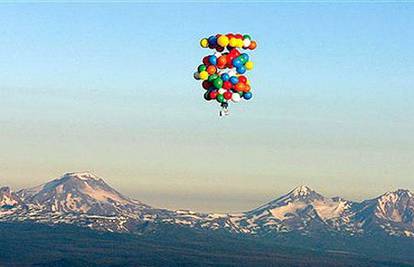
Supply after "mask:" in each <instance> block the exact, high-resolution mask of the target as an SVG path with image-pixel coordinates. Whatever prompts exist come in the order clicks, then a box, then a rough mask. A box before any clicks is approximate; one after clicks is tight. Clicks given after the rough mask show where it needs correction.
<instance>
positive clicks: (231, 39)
mask: <svg viewBox="0 0 414 267" xmlns="http://www.w3.org/2000/svg"><path fill="white" fill-rule="evenodd" d="M229 45H230V46H231V47H236V46H237V38H230V41H229Z"/></svg>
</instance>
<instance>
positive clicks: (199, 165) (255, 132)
mask: <svg viewBox="0 0 414 267" xmlns="http://www.w3.org/2000/svg"><path fill="white" fill-rule="evenodd" d="M413 29H414V4H413V3H408V2H406V3H404V2H395V3H392V2H377V3H368V2H360V3H358V2H355V1H354V2H348V3H346V2H342V3H333V2H332V3H329V2H294V3H286V2H273V3H251V4H248V3H242V2H239V3H236V2H229V3H224V4H223V3H194V2H183V3H178V2H177V3H90V4H80V3H77V4H76V3H74V4H62V3H61V4H59V3H43V4H4V3H3V4H0V36H1V37H0V185H9V186H11V187H12V188H13V189H15V190H17V189H20V188H24V187H30V186H35V185H38V184H41V183H44V182H46V181H49V180H51V179H54V178H57V177H60V176H61V175H63V174H64V173H66V172H73V171H91V172H93V173H95V174H96V175H98V176H101V177H103V178H104V180H105V181H107V182H108V183H109V184H110V185H111V186H113V187H114V188H116V189H117V190H118V191H120V192H122V193H124V194H125V195H128V196H131V197H133V198H136V199H139V200H141V201H144V202H146V203H148V204H150V205H153V206H157V207H166V208H177V209H178V208H181V209H192V210H197V211H217V212H230V211H231V212H235V211H243V210H248V209H251V208H254V207H256V206H257V205H259V204H262V203H264V202H266V201H268V200H270V199H273V198H276V197H278V196H280V195H282V194H285V193H287V192H288V191H290V190H291V189H292V188H294V187H296V186H299V185H308V186H309V187H311V188H313V189H315V190H316V191H318V192H320V193H322V194H324V195H326V196H336V195H340V196H343V197H345V198H348V199H352V200H361V199H366V198H372V197H375V196H377V195H379V194H382V193H384V192H386V191H392V190H395V189H397V188H405V189H410V190H414V138H413V136H414V49H413V47H414V31H413ZM228 32H240V33H249V34H250V35H251V36H252V37H253V39H255V40H257V43H258V48H257V49H256V50H254V51H251V52H249V53H250V57H251V59H252V61H254V62H255V69H253V70H252V71H251V72H249V74H248V76H249V79H250V80H251V83H252V90H253V94H254V96H253V99H252V100H250V101H249V102H241V103H238V104H236V105H231V115H230V116H228V117H226V118H219V117H218V105H217V104H216V103H210V102H206V101H205V100H204V99H203V89H202V88H201V86H200V84H199V82H198V81H196V80H194V79H193V72H194V71H195V69H196V67H197V66H198V65H199V64H200V61H201V59H202V57H203V56H205V55H206V54H208V53H210V52H211V50H206V49H203V48H201V47H200V46H199V40H200V39H201V38H203V37H208V36H209V35H212V34H215V33H228Z"/></svg>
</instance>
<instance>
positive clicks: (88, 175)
mask: <svg viewBox="0 0 414 267" xmlns="http://www.w3.org/2000/svg"><path fill="white" fill-rule="evenodd" d="M66 177H74V178H78V179H80V180H89V179H93V180H101V178H99V177H98V176H96V175H95V174H93V173H91V172H88V171H85V172H68V173H65V174H64V175H63V176H62V178H66Z"/></svg>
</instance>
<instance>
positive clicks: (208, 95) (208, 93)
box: [204, 91, 211, 101]
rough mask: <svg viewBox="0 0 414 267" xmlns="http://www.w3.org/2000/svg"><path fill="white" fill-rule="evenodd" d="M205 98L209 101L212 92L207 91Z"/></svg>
mask: <svg viewBox="0 0 414 267" xmlns="http://www.w3.org/2000/svg"><path fill="white" fill-rule="evenodd" d="M204 99H205V100H207V101H209V100H211V97H210V92H208V91H207V92H205V93H204Z"/></svg>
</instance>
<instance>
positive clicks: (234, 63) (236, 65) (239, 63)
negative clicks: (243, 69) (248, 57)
mask: <svg viewBox="0 0 414 267" xmlns="http://www.w3.org/2000/svg"><path fill="white" fill-rule="evenodd" d="M233 66H234V67H236V68H238V67H240V66H243V62H241V60H240V59H239V58H237V57H236V58H235V59H233Z"/></svg>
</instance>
